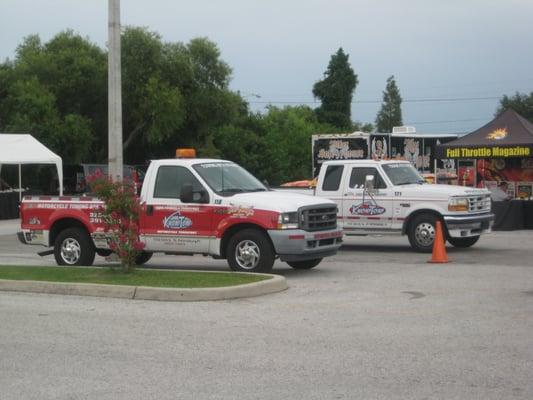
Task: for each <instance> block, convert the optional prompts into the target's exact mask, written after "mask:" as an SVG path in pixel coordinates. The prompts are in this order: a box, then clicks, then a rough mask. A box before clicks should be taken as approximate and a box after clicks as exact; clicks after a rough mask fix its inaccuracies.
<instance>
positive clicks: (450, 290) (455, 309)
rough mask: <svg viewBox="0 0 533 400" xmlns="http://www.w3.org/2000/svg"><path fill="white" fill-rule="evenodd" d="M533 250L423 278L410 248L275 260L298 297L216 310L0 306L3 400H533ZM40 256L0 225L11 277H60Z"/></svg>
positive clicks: (197, 306) (421, 264)
mask: <svg viewBox="0 0 533 400" xmlns="http://www.w3.org/2000/svg"><path fill="white" fill-rule="evenodd" d="M2 233H3V235H2ZM532 243H533V233H532V232H527V231H517V232H497V233H492V234H490V235H487V236H486V237H484V238H482V239H481V240H480V241H479V243H478V244H477V245H476V246H475V247H473V248H471V249H466V250H457V249H453V248H448V256H449V258H450V260H451V262H450V263H449V264H428V263H427V262H426V261H427V259H428V255H423V254H417V253H413V252H411V250H410V248H409V246H408V243H407V239H406V238H391V237H372V238H369V237H358V238H349V239H347V240H346V244H345V246H343V248H342V251H340V252H339V253H338V255H337V256H335V257H331V258H328V259H327V260H325V261H324V262H323V263H322V264H320V265H319V266H318V267H317V268H316V269H314V270H311V271H294V270H292V269H290V268H289V267H288V266H287V265H286V264H283V263H279V262H277V263H276V265H275V268H276V269H275V272H276V273H280V274H282V275H284V276H285V277H286V278H287V280H288V283H289V285H290V289H289V290H287V291H285V292H282V293H278V294H273V295H267V296H262V297H256V298H249V299H241V300H231V301H223V302H200V303H163V302H149V301H134V300H119V299H109V298H83V297H76V296H57V295H42V294H24V293H7V292H0V320H1V321H2V323H1V324H0V371H1V374H0V393H1V394H0V398H2V399H192V398H194V399H236V398H239V399H356V398H361V399H437V398H439V399H440V398H442V399H508V398H513V399H531V398H533V261H532V260H533V246H532ZM40 250H41V249H40V248H35V247H30V246H24V245H21V244H18V243H17V241H16V238H15V237H14V236H13V234H12V233H10V232H9V229H7V228H6V229H4V230H3V231H2V229H1V227H0V257H1V260H2V261H1V263H2V264H20V265H30V264H31V265H36V264H43V265H50V264H53V258H52V257H45V258H41V257H39V256H36V252H37V251H40ZM97 263H98V264H105V260H103V259H101V258H99V259H98V262H97ZM148 266H149V267H154V268H156V267H157V268H177V269H196V270H208V269H212V270H221V271H224V270H227V265H226V263H225V261H215V260H211V259H209V258H204V257H196V256H194V257H172V256H155V257H154V258H153V259H152V260H151V262H150V263H149V264H148Z"/></svg>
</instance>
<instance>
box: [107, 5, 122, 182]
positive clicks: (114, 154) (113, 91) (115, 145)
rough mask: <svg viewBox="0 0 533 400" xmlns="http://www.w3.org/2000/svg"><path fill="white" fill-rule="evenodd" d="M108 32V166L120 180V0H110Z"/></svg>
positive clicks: (112, 173)
mask: <svg viewBox="0 0 533 400" xmlns="http://www.w3.org/2000/svg"><path fill="white" fill-rule="evenodd" d="M108 33H109V43H108V58H107V64H108V66H107V71H108V78H107V89H108V94H107V96H108V144H109V150H108V163H109V167H108V168H109V176H110V177H111V179H112V180H113V181H119V182H120V181H122V171H123V160H122V79H121V62H120V0H109V22H108Z"/></svg>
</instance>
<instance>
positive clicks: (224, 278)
mask: <svg viewBox="0 0 533 400" xmlns="http://www.w3.org/2000/svg"><path fill="white" fill-rule="evenodd" d="M0 279H12V280H19V281H49V282H73V283H103V284H108V285H131V286H154V287H171V288H208V287H222V286H234V285H242V284H245V283H252V282H258V281H262V280H265V279H269V278H268V277H266V276H261V275H244V274H238V273H232V272H223V273H218V272H217V273H214V272H186V271H153V270H147V269H137V270H136V271H135V272H132V273H129V274H124V273H122V272H120V271H112V270H110V269H109V268H90V267H82V268H73V267H26V266H16V267H14V266H2V265H0Z"/></svg>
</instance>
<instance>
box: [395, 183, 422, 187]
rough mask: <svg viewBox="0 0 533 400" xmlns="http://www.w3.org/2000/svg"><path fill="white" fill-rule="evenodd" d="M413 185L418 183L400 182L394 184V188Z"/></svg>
mask: <svg viewBox="0 0 533 400" xmlns="http://www.w3.org/2000/svg"><path fill="white" fill-rule="evenodd" d="M413 183H419V182H400V183H396V186H401V185H412V184H413Z"/></svg>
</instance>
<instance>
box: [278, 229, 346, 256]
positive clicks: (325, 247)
mask: <svg viewBox="0 0 533 400" xmlns="http://www.w3.org/2000/svg"><path fill="white" fill-rule="evenodd" d="M268 234H269V236H270V239H271V240H272V243H273V244H274V249H275V250H276V253H277V254H278V256H279V258H280V260H281V261H304V260H312V259H315V258H323V257H328V256H333V255H335V254H337V250H338V249H339V247H341V244H342V230H341V229H331V230H327V231H319V232H307V231H304V230H301V229H287V230H270V231H268Z"/></svg>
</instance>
